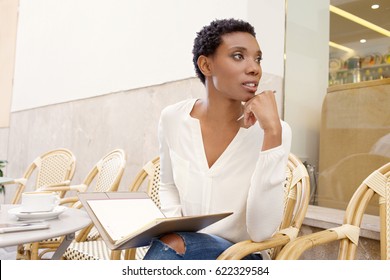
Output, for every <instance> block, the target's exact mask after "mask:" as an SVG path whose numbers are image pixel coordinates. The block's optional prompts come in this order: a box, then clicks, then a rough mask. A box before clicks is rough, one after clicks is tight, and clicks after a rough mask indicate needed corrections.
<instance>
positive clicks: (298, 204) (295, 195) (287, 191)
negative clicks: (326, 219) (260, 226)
mask: <svg viewBox="0 0 390 280" xmlns="http://www.w3.org/2000/svg"><path fill="white" fill-rule="evenodd" d="M309 200H310V178H309V174H308V172H307V169H306V167H305V165H304V164H303V163H302V161H301V160H300V159H299V158H298V157H297V156H295V155H294V154H292V153H290V154H289V157H288V163H287V168H286V183H285V186H284V212H283V219H282V222H281V224H280V226H279V231H278V232H280V231H281V230H282V231H283V230H284V231H285V232H286V233H287V234H289V235H290V236H292V237H293V238H295V237H297V236H298V233H299V230H300V228H301V226H302V223H303V220H304V218H305V215H306V212H307V207H308V205H309ZM280 250H281V247H276V248H273V249H271V250H270V251H269V254H270V257H271V258H272V259H274V258H275V257H276V255H277V254H278V253H279V251H280Z"/></svg>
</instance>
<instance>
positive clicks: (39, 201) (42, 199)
mask: <svg viewBox="0 0 390 280" xmlns="http://www.w3.org/2000/svg"><path fill="white" fill-rule="evenodd" d="M59 202H60V198H59V196H58V194H57V193H55V192H38V191H37V192H25V193H22V205H21V206H22V211H23V212H49V211H53V209H54V208H55V207H57V206H58V204H59Z"/></svg>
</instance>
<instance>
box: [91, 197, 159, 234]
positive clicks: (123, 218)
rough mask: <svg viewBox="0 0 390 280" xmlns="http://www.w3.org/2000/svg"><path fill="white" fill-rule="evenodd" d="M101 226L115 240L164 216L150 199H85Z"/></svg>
mask: <svg viewBox="0 0 390 280" xmlns="http://www.w3.org/2000/svg"><path fill="white" fill-rule="evenodd" d="M87 202H88V204H89V206H90V207H91V209H92V211H93V212H94V214H95V216H96V218H97V219H98V220H99V221H100V223H101V225H102V226H103V228H104V229H105V230H106V232H107V233H108V234H109V235H110V236H111V238H112V239H113V240H115V241H117V240H119V239H121V238H122V237H125V236H127V235H129V234H131V233H132V232H134V231H137V230H138V229H139V228H141V227H142V226H144V225H146V224H148V223H150V222H151V221H153V220H154V219H157V218H164V215H163V214H162V213H161V211H160V210H159V209H158V207H157V206H156V205H155V204H154V202H153V201H152V200H151V199H149V198H148V199H110V200H88V201H87Z"/></svg>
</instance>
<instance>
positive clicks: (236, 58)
mask: <svg viewBox="0 0 390 280" xmlns="http://www.w3.org/2000/svg"><path fill="white" fill-rule="evenodd" d="M233 58H234V59H235V60H241V59H244V56H243V55H242V54H240V53H235V54H233Z"/></svg>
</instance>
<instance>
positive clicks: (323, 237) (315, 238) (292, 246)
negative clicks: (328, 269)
mask: <svg viewBox="0 0 390 280" xmlns="http://www.w3.org/2000/svg"><path fill="white" fill-rule="evenodd" d="M340 239H342V238H340V236H339V235H338V234H337V232H335V231H334V230H329V229H327V230H322V231H319V232H316V233H312V234H307V235H304V236H301V237H298V238H297V239H295V240H293V241H291V242H289V243H288V244H286V246H284V248H283V249H282V250H281V251H280V253H279V254H278V255H277V257H276V259H277V260H297V259H299V257H300V256H301V255H302V254H303V253H304V252H305V251H306V250H308V249H311V248H314V247H316V246H319V245H322V244H326V243H329V242H332V241H336V240H340Z"/></svg>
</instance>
